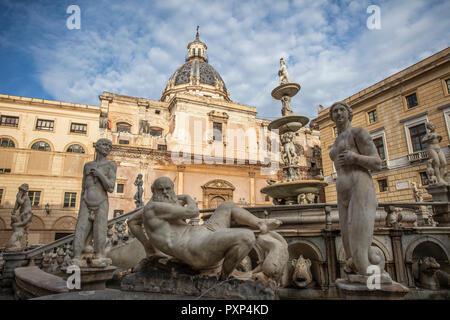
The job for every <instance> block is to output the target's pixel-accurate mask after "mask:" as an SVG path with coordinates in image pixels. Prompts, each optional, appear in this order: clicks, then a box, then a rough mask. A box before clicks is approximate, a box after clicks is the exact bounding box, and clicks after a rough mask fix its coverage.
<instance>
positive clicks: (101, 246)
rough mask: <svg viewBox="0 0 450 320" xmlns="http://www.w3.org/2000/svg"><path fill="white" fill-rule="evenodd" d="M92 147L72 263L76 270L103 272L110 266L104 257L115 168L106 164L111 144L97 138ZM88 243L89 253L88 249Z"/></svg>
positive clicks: (108, 163)
mask: <svg viewBox="0 0 450 320" xmlns="http://www.w3.org/2000/svg"><path fill="white" fill-rule="evenodd" d="M94 147H95V150H96V156H95V160H94V161H91V162H88V163H86V164H85V165H84V169H83V180H82V186H81V197H80V198H81V202H80V210H79V212H78V220H77V224H76V227H75V239H74V241H73V255H74V256H73V259H72V263H73V264H76V265H78V266H80V267H86V266H91V267H97V268H103V267H107V266H109V265H110V264H111V259H109V258H107V257H106V242H107V241H106V240H107V239H106V238H107V231H108V226H107V225H108V209H109V203H108V192H109V193H111V192H113V191H114V185H115V183H116V171H117V166H116V164H115V163H114V162H111V161H108V160H106V156H107V155H108V154H109V153H110V152H111V149H112V143H111V140H108V139H105V138H101V139H99V140H98V141H97V142H96V143H95V144H94ZM92 239H93V242H94V246H93V252H92V247H91V245H90V242H91V240H92ZM90 254H92V255H90Z"/></svg>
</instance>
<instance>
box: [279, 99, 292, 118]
mask: <svg viewBox="0 0 450 320" xmlns="http://www.w3.org/2000/svg"><path fill="white" fill-rule="evenodd" d="M281 104H282V105H283V107H282V108H281V115H282V116H283V117H284V116H287V115H290V114H292V113H293V111H292V108H291V97H289V96H283V97H282V98H281Z"/></svg>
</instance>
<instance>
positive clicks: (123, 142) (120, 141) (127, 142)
mask: <svg viewBox="0 0 450 320" xmlns="http://www.w3.org/2000/svg"><path fill="white" fill-rule="evenodd" d="M119 144H130V141H128V140H122V139H120V140H119Z"/></svg>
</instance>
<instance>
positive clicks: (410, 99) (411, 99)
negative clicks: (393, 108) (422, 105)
mask: <svg viewBox="0 0 450 320" xmlns="http://www.w3.org/2000/svg"><path fill="white" fill-rule="evenodd" d="M405 99H406V104H407V105H408V109H411V108H414V107H415V106H417V105H418V104H419V103H418V102H417V95H416V94H415V93H413V94H410V95H409V96H406V97H405Z"/></svg>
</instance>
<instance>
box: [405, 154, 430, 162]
mask: <svg viewBox="0 0 450 320" xmlns="http://www.w3.org/2000/svg"><path fill="white" fill-rule="evenodd" d="M426 159H428V152H426V151H417V152H414V153H410V154H408V160H409V162H415V161H422V160H426Z"/></svg>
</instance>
